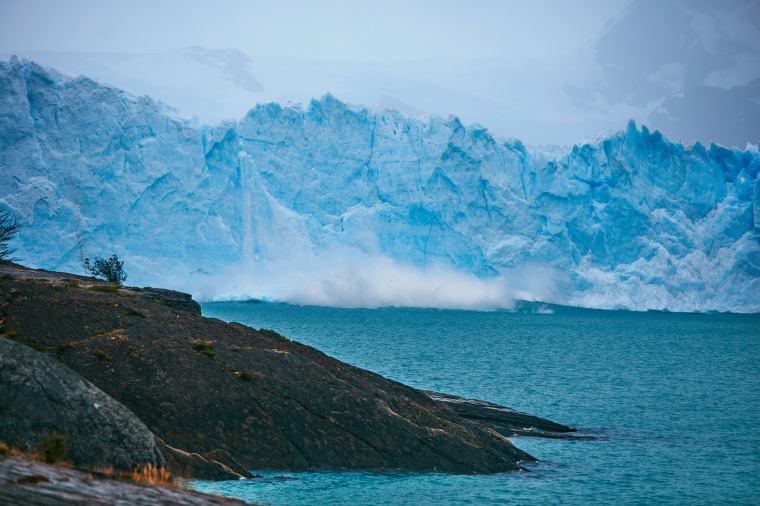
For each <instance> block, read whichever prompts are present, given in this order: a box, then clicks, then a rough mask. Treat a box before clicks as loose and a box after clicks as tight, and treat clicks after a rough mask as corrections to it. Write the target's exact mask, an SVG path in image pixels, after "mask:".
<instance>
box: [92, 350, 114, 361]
mask: <svg viewBox="0 0 760 506" xmlns="http://www.w3.org/2000/svg"><path fill="white" fill-rule="evenodd" d="M92 356H93V357H95V358H97V359H98V360H102V361H103V362H110V361H111V360H112V359H111V357H109V356H108V355H107V354H106V352H104V351H103V350H95V351H93V352H92Z"/></svg>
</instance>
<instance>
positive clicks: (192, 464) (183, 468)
mask: <svg viewBox="0 0 760 506" xmlns="http://www.w3.org/2000/svg"><path fill="white" fill-rule="evenodd" d="M156 442H157V443H158V445H159V446H160V447H161V451H162V452H163V454H164V458H165V459H166V468H167V469H168V470H169V471H170V472H171V473H172V475H174V476H179V477H181V478H193V479H196V480H212V481H224V480H240V479H243V478H253V475H252V474H251V473H249V472H248V471H247V470H246V469H245V468H244V467H243V466H242V465H240V463H238V462H237V461H236V460H235V459H233V458H232V456H231V455H230V454H228V453H227V452H225V451H224V450H215V451H211V452H208V453H205V454H203V455H200V454H198V453H190V452H186V451H184V450H180V449H178V448H173V447H171V446H169V445H167V444H166V443H164V442H163V441H161V440H160V439H159V438H156Z"/></svg>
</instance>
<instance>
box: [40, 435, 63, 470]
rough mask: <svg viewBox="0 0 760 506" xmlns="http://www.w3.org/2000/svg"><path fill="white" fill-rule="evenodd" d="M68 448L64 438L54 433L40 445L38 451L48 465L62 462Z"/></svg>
mask: <svg viewBox="0 0 760 506" xmlns="http://www.w3.org/2000/svg"><path fill="white" fill-rule="evenodd" d="M68 447H69V443H68V441H67V438H66V436H62V435H60V434H58V433H57V432H55V431H53V432H52V433H51V434H50V435H49V436H48V437H46V438H45V439H43V440H42V442H41V443H40V450H41V451H42V455H43V456H44V457H45V462H46V463H48V464H55V463H56V462H58V461H60V460H63V456H64V455H65V453H66V449H67V448H68Z"/></svg>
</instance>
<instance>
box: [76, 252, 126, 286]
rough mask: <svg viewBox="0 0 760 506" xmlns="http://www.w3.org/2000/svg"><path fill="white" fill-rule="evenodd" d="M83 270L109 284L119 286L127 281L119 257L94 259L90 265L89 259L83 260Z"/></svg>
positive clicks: (122, 263)
mask: <svg viewBox="0 0 760 506" xmlns="http://www.w3.org/2000/svg"><path fill="white" fill-rule="evenodd" d="M84 270H86V271H88V272H89V273H90V274H92V275H93V276H95V277H96V278H100V279H103V280H105V281H108V282H109V283H116V284H117V285H121V284H122V283H124V282H125V281H126V280H127V274H126V273H125V272H124V262H122V261H120V260H119V257H118V256H116V255H115V254H114V255H111V258H108V259H103V258H100V257H95V258H94V259H93V260H92V263H90V258H89V257H88V258H85V259H84Z"/></svg>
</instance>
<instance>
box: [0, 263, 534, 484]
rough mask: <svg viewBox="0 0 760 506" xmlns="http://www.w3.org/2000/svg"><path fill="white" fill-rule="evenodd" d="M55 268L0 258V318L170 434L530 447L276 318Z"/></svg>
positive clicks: (406, 460)
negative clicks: (289, 329)
mask: <svg viewBox="0 0 760 506" xmlns="http://www.w3.org/2000/svg"><path fill="white" fill-rule="evenodd" d="M3 273H4V274H5V276H2V274H3ZM64 278H71V275H68V274H56V273H50V272H44V271H28V270H21V269H18V268H16V267H13V266H0V311H1V312H2V314H0V317H2V318H3V327H2V329H0V332H6V333H11V334H12V335H13V339H16V340H19V341H21V342H23V343H25V344H28V345H30V346H33V347H35V348H37V349H39V350H43V351H45V353H47V354H49V355H50V356H52V357H55V358H56V359H58V360H60V361H61V362H63V363H65V364H66V365H68V366H69V367H71V368H72V369H74V370H75V371H78V372H79V373H81V374H82V375H84V376H85V377H87V378H88V379H89V380H90V381H92V382H93V383H94V384H95V385H97V386H98V387H100V388H102V389H103V390H104V391H105V392H107V393H108V394H110V395H111V396H112V397H114V398H115V399H116V400H117V401H119V402H121V403H123V404H124V405H125V406H127V407H128V408H129V409H131V410H132V411H133V412H134V413H135V414H137V416H139V417H140V418H141V419H142V420H143V421H144V422H145V423H146V425H147V426H148V427H149V428H150V430H151V431H152V432H153V433H154V434H155V435H156V436H158V437H160V438H161V439H162V440H163V441H164V442H165V443H166V444H167V445H169V446H172V447H174V448H182V449H183V450H184V451H185V452H187V453H197V454H199V455H203V454H204V453H207V452H210V451H212V450H215V449H220V450H224V451H226V452H228V453H229V455H230V457H231V458H232V459H235V460H237V461H239V462H240V463H241V464H242V466H243V467H244V468H247V469H257V468H258V469H288V470H297V469H309V468H340V469H381V468H385V469H405V470H414V471H425V470H438V471H444V472H455V473H473V472H477V473H492V472H504V471H512V470H517V469H520V465H519V462H520V461H523V460H535V459H533V457H531V456H530V455H528V454H527V453H525V452H523V451H521V450H519V449H518V448H516V447H515V446H514V445H512V443H510V442H509V441H508V440H507V439H506V437H505V436H504V434H503V433H501V432H500V431H499V429H498V428H495V427H490V426H484V425H482V424H478V423H474V422H473V421H472V420H468V419H467V418H464V417H462V416H460V415H459V414H457V412H456V411H455V410H454V409H452V406H451V405H449V404H447V403H444V402H438V401H435V400H433V399H431V398H430V397H429V396H428V395H426V394H425V393H423V392H421V391H419V390H415V389H413V388H410V387H408V386H406V385H402V384H400V383H397V382H394V381H391V380H388V379H386V378H383V377H381V376H379V375H377V374H374V373H371V372H369V371H366V370H363V369H359V368H356V367H352V366H350V365H348V364H345V363H343V362H340V361H338V360H335V359H333V358H331V357H328V356H327V355H325V354H324V353H321V352H319V351H318V350H316V349H314V348H311V347H309V346H304V345H302V344H299V343H297V342H292V341H290V340H288V339H287V338H285V337H283V336H280V335H279V334H277V333H275V332H271V331H265V330H261V331H255V330H253V329H251V328H249V327H245V326H243V325H239V324H235V323H225V322H222V321H220V320H216V319H211V318H204V317H202V316H200V315H199V314H198V313H197V312H196V311H194V310H192V307H189V306H187V305H185V306H176V305H174V306H173V305H172V304H170V303H169V302H170V301H168V299H156V296H163V295H162V292H156V291H155V290H151V291H145V290H140V289H130V288H123V289H116V288H115V287H113V286H111V287H108V286H106V287H101V286H100V285H97V284H96V283H95V282H94V281H93V280H92V279H89V281H87V282H85V281H81V280H80V281H77V282H76V284H75V283H74V282H71V281H68V282H67V281H66V280H65V279H64ZM93 284H95V286H93ZM146 292H147V293H146ZM172 298H176V297H175V296H172ZM157 300H159V302H157ZM160 301H163V303H162V302H160ZM186 309H190V310H186ZM206 460H208V459H206ZM211 460H216V459H213V458H212V459H211ZM228 467H229V466H228Z"/></svg>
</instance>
